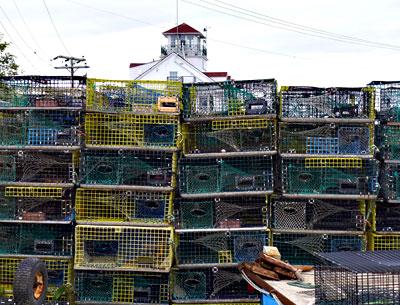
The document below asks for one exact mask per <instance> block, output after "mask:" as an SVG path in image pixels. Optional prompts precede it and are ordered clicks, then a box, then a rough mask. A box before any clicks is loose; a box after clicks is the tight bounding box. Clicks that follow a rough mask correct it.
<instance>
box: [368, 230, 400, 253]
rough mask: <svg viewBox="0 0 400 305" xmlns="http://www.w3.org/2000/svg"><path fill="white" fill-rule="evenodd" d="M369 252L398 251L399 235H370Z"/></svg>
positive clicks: (399, 246)
mask: <svg viewBox="0 0 400 305" xmlns="http://www.w3.org/2000/svg"><path fill="white" fill-rule="evenodd" d="M368 248H369V250H373V251H378V250H399V249H400V233H398V232H397V234H396V233H391V234H379V233H370V235H369V236H368Z"/></svg>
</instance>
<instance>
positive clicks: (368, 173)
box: [282, 157, 378, 195]
mask: <svg viewBox="0 0 400 305" xmlns="http://www.w3.org/2000/svg"><path fill="white" fill-rule="evenodd" d="M377 171H378V166H377V161H375V160H365V159H360V158H322V157H321V158H287V159H286V158H285V159H283V160H282V186H283V187H282V188H283V193H284V194H342V195H374V194H376V193H377V191H378V173H377Z"/></svg>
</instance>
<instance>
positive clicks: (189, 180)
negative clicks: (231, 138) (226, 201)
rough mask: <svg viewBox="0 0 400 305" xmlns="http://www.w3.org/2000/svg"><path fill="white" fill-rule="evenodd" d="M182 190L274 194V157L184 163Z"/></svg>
mask: <svg viewBox="0 0 400 305" xmlns="http://www.w3.org/2000/svg"><path fill="white" fill-rule="evenodd" d="M179 188H180V192H181V193H183V194H185V193H186V194H203V193H223V192H249V191H259V192H268V191H272V189H273V173H272V157H271V156H252V157H227V158H223V159H196V158H185V159H181V160H180V165H179Z"/></svg>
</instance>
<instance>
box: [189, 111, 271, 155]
mask: <svg viewBox="0 0 400 305" xmlns="http://www.w3.org/2000/svg"><path fill="white" fill-rule="evenodd" d="M183 129H184V133H183V135H184V141H183V152H184V153H185V154H193V153H216V152H244V151H260V150H261V151H263V150H264V151H270V150H275V149H276V143H275V129H276V128H275V122H274V121H271V120H266V119H247V120H244V119H242V120H213V121H206V122H196V123H192V124H185V125H184V127H183Z"/></svg>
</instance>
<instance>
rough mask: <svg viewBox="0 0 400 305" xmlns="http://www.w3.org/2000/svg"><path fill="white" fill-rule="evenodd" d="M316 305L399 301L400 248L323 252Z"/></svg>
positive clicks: (392, 303) (394, 304)
mask: <svg viewBox="0 0 400 305" xmlns="http://www.w3.org/2000/svg"><path fill="white" fill-rule="evenodd" d="M320 257H321V261H320V263H319V264H318V265H317V266H316V268H315V284H316V289H315V304H316V305H337V304H340V305H361V304H388V305H398V304H400V285H399V283H400V251H399V250H397V251H374V252H365V253H362V252H343V253H321V254H320Z"/></svg>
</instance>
